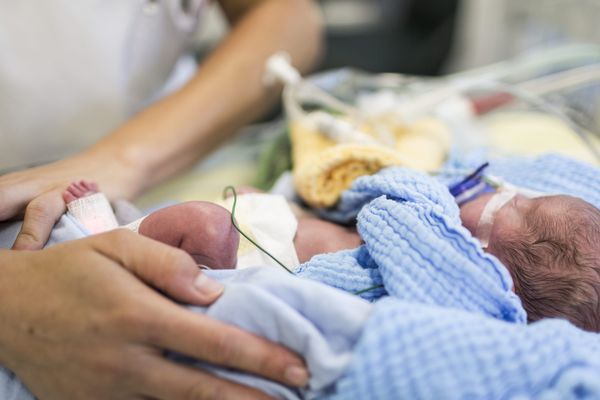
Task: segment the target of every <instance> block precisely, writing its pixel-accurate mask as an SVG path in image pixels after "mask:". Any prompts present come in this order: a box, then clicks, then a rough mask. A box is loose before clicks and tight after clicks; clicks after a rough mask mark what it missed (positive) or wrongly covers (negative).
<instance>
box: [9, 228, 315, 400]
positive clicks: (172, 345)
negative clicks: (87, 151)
mask: <svg viewBox="0 0 600 400" xmlns="http://www.w3.org/2000/svg"><path fill="white" fill-rule="evenodd" d="M202 276H203V275H201V273H200V272H199V271H198V268H197V267H196V265H195V263H194V262H193V260H192V259H191V258H190V257H189V256H188V255H187V254H185V253H184V252H182V251H180V250H178V249H174V248H171V247H168V246H166V245H162V244H160V243H158V242H154V241H153V240H151V239H148V238H144V237H142V236H139V235H136V234H133V233H131V232H128V231H125V230H118V231H113V232H111V233H107V234H103V235H97V236H94V237H90V238H87V239H83V240H79V241H74V242H68V243H64V244H61V245H57V246H54V247H52V248H50V249H47V250H42V251H37V252H28V251H19V252H16V251H9V250H4V251H0V320H1V321H2V324H1V325H0V363H1V364H3V365H4V366H6V367H7V368H9V369H10V370H12V371H13V372H15V373H16V374H17V376H18V377H19V378H20V379H21V380H22V381H23V382H24V383H25V384H26V385H27V387H28V388H29V389H30V390H31V391H32V392H33V394H34V395H36V396H37V397H38V398H40V399H41V400H46V399H67V398H77V399H134V398H136V399H138V398H153V399H182V398H185V399H205V398H223V399H229V398H231V399H242V398H243V399H246V398H265V396H264V395H263V394H261V393H258V392H257V391H255V390H251V389H249V388H246V387H243V386H240V385H237V384H233V383H229V382H227V381H224V380H222V379H219V378H216V377H214V376H212V375H209V374H207V373H204V372H202V371H200V370H197V369H193V368H190V367H187V366H183V365H180V364H176V363H175V362H173V361H170V360H167V359H166V358H164V357H163V356H162V354H163V353H164V352H165V351H172V352H177V353H180V354H184V355H188V356H191V357H193V358H196V359H199V360H203V361H207V362H210V363H213V364H216V365H222V366H228V367H231V368H234V369H240V370H245V371H248V372H250V373H254V374H257V375H261V376H265V377H267V378H270V379H273V380H277V381H280V382H283V383H286V384H290V385H292V386H294V385H296V386H299V385H304V384H306V381H307V379H308V376H307V373H306V370H305V367H304V366H303V363H302V361H301V360H300V359H299V358H298V357H297V356H295V355H293V354H291V353H290V352H288V351H287V350H285V349H283V348H281V347H279V346H277V345H274V344H271V343H269V342H267V341H265V340H264V339H261V338H258V337H256V336H253V335H251V334H249V333H245V332H243V331H241V330H240V329H237V328H234V327H232V326H229V325H225V324H223V323H220V322H218V321H215V320H211V319H210V318H207V317H204V316H202V315H197V314H194V313H192V312H191V311H188V310H187V309H185V308H184V307H181V306H180V305H177V304H175V303H174V302H172V301H170V300H168V299H166V298H165V297H164V296H162V295H160V294H159V293H158V292H157V291H155V290H153V289H151V288H150V287H148V286H147V284H148V285H152V286H154V288H156V289H160V290H162V291H163V292H166V293H168V294H171V295H172V296H173V297H175V298H176V299H177V300H179V301H182V302H186V303H192V304H198V305H202V304H208V303H210V302H211V301H213V300H214V299H215V297H218V296H219V295H220V293H221V292H222V288H221V287H219V286H218V284H217V283H215V282H212V281H211V282H212V285H209V286H208V287H207V286H206V282H208V280H206V279H205V280H202V279H201V280H200V282H203V283H205V285H201V286H200V288H198V286H197V285H194V282H197V281H198V278H199V277H202ZM142 280H143V281H144V282H142ZM144 283H146V284H144ZM215 285H216V286H215Z"/></svg>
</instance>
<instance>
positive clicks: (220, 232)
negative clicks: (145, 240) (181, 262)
mask: <svg viewBox="0 0 600 400" xmlns="http://www.w3.org/2000/svg"><path fill="white" fill-rule="evenodd" d="M139 233H140V234H142V235H144V236H148V237H150V238H152V239H155V240H158V241H160V242H163V243H166V244H169V245H171V246H174V247H179V248H180V249H182V250H185V251H186V252H188V253H189V254H190V255H191V256H192V257H194V259H195V260H196V262H197V263H199V264H202V265H206V266H207V267H211V268H219V269H223V268H235V265H236V262H237V249H238V244H239V238H240V237H239V233H238V232H237V231H236V230H235V228H234V227H233V225H232V223H231V214H230V213H229V212H228V211H227V210H226V209H224V208H223V207H221V206H218V205H216V204H213V203H208V202H203V201H191V202H187V203H182V204H177V205H174V206H170V207H165V208H163V209H160V210H158V211H155V212H153V213H152V214H150V215H148V216H147V217H146V218H144V220H143V221H142V223H141V224H140V226H139Z"/></svg>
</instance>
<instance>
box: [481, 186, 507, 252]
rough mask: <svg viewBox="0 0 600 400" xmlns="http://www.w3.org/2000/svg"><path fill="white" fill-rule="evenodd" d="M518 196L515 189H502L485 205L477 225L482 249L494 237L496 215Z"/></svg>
mask: <svg viewBox="0 0 600 400" xmlns="http://www.w3.org/2000/svg"><path fill="white" fill-rule="evenodd" d="M516 195H517V191H516V190H515V189H514V188H513V187H510V188H502V189H501V190H500V191H499V192H498V193H496V194H495V195H494V196H492V198H491V199H490V201H488V203H487V204H486V205H485V207H484V209H483V212H482V213H481V217H480V218H479V222H478V223H477V229H476V230H475V237H476V238H477V239H479V241H480V242H481V247H483V248H484V249H485V248H487V247H488V246H489V244H490V236H491V235H492V227H493V226H494V219H495V217H496V214H497V213H498V211H499V210H500V209H501V208H502V207H504V205H505V204H506V203H508V202H509V201H510V200H511V199H512V198H513V197H515V196H516Z"/></svg>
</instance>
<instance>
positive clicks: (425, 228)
mask: <svg viewBox="0 0 600 400" xmlns="http://www.w3.org/2000/svg"><path fill="white" fill-rule="evenodd" d="M481 162H482V160H481V159H475V158H474V159H472V160H469V162H464V161H463V162H462V163H456V162H453V163H452V164H450V165H448V170H450V169H454V168H461V169H464V168H474V167H476V166H477V165H480V164H481ZM490 173H492V174H494V175H496V176H499V177H502V178H504V179H505V180H507V181H509V182H511V183H513V184H516V185H519V186H523V187H527V188H530V189H533V190H538V191H544V192H547V193H565V194H570V195H574V196H578V197H581V198H583V199H584V200H587V201H588V202H590V203H592V204H594V205H595V206H596V207H598V206H599V205H600V170H598V169H597V168H594V167H591V166H588V165H585V164H581V163H578V162H575V161H572V160H568V159H565V158H562V157H559V156H546V157H540V158H537V159H531V160H523V159H521V160H506V161H502V162H497V163H492V166H491V168H490ZM461 177H462V176H456V175H450V174H442V175H440V176H437V177H436V178H432V177H429V176H426V175H423V174H420V173H417V172H414V171H410V170H407V169H403V168H390V169H387V170H384V171H381V172H380V173H379V174H377V175H375V176H371V177H363V178H360V179H358V180H357V181H356V182H355V183H354V185H353V186H352V188H351V189H350V190H348V191H347V192H345V193H344V194H343V196H342V199H341V202H340V204H339V206H338V207H337V208H336V209H335V210H329V211H327V212H326V213H325V215H328V216H330V217H331V218H332V219H334V220H337V221H343V222H348V221H350V220H352V219H353V218H356V217H357V226H358V230H359V233H360V234H361V237H362V238H363V240H364V242H365V243H364V245H363V246H362V247H361V248H359V249H357V250H353V251H346V252H340V253H334V254H327V255H320V256H317V257H314V258H313V259H312V260H311V261H310V262H308V263H306V264H304V265H302V266H301V268H300V270H299V275H301V276H303V277H306V278H310V279H316V280H319V281H322V282H325V283H327V284H329V285H332V286H335V287H337V288H340V289H344V290H347V291H350V292H355V291H357V290H360V289H361V286H362V288H366V287H370V286H374V285H378V284H383V286H384V288H383V289H378V290H377V291H369V292H366V293H363V294H361V296H362V297H364V298H367V299H369V300H372V301H376V300H377V299H379V298H382V299H381V300H379V301H376V303H375V307H374V311H373V315H372V317H371V318H370V319H369V322H368V323H367V326H366V327H365V329H364V332H363V336H362V337H361V339H360V341H359V343H358V345H357V348H356V349H355V353H354V360H353V363H352V364H351V366H350V368H349V369H348V371H347V372H346V373H345V375H344V376H343V377H342V378H341V379H340V380H339V381H338V382H337V386H336V389H337V390H336V394H335V395H333V396H332V397H333V398H335V399H362V398H370V399H421V398H423V399H446V398H448V399H496V398H524V399H529V398H540V399H598V398H600V336H599V335H597V334H594V333H586V332H583V331H581V330H579V329H578V328H576V327H574V326H572V325H571V324H569V323H568V322H566V321H561V320H545V321H542V322H538V323H535V324H532V325H526V324H525V321H526V315H525V311H524V310H523V308H522V306H521V304H520V301H519V299H518V298H516V296H515V295H514V294H513V292H512V291H511V287H512V282H511V278H510V276H509V274H508V272H507V270H506V269H505V268H504V266H503V265H502V264H501V263H500V262H499V261H498V260H497V259H496V258H495V257H493V256H490V255H487V254H485V253H484V252H483V251H482V250H481V248H480V246H479V244H478V242H477V241H476V240H475V239H473V238H472V237H471V235H470V233H469V232H468V231H467V230H466V229H465V228H463V227H462V226H461V223H460V219H459V210H458V207H457V206H456V204H455V202H454V199H453V198H452V196H451V195H450V193H449V192H448V190H447V184H449V183H452V182H454V181H455V180H459V179H460V178H461ZM386 294H387V295H389V296H387V297H386V296H385V295H386Z"/></svg>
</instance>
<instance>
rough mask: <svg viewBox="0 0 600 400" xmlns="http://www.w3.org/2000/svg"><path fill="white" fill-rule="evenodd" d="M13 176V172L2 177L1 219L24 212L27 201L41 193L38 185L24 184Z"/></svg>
mask: <svg viewBox="0 0 600 400" xmlns="http://www.w3.org/2000/svg"><path fill="white" fill-rule="evenodd" d="M12 177H13V175H12V174H11V175H5V176H2V177H0V221H5V220H7V219H10V218H12V217H14V216H16V215H19V214H20V213H22V212H23V210H24V209H25V207H26V206H27V203H28V202H29V201H30V200H31V199H33V198H34V197H35V196H37V195H39V193H40V188H39V187H38V185H36V184H33V183H31V182H28V183H27V184H23V183H22V182H19V181H15V179H12Z"/></svg>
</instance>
